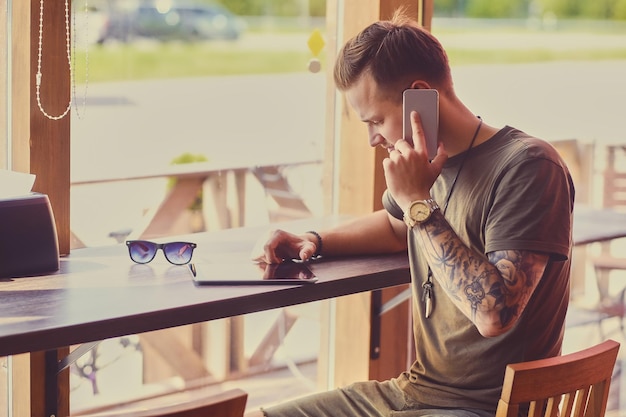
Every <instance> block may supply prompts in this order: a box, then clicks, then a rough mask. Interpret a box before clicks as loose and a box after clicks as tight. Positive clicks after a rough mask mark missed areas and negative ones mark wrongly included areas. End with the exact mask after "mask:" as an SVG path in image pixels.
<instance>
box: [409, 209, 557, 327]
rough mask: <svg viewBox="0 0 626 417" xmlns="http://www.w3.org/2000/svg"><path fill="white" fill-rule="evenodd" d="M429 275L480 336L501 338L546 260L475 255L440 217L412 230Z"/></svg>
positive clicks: (514, 254)
mask: <svg viewBox="0 0 626 417" xmlns="http://www.w3.org/2000/svg"><path fill="white" fill-rule="evenodd" d="M415 230H416V231H419V232H418V233H419V240H420V241H421V246H422V248H423V249H424V250H425V253H426V256H427V258H428V264H429V265H430V267H431V270H432V272H433V276H434V277H435V279H436V280H437V281H438V282H439V283H440V285H441V286H442V287H443V288H445V290H446V293H447V295H448V296H449V297H450V298H451V299H452V301H453V302H454V303H455V304H456V305H457V307H458V308H459V309H460V310H461V311H462V312H463V313H464V314H465V315H466V316H467V317H468V318H469V319H470V320H472V322H473V323H474V324H475V325H476V327H477V329H478V331H479V332H480V333H481V334H482V335H483V336H485V337H493V336H498V335H500V334H503V333H505V332H506V331H507V330H509V329H510V328H511V327H513V325H514V324H515V323H516V322H517V320H518V319H519V317H520V315H521V314H522V312H523V311H524V309H525V308H526V305H527V304H528V300H529V299H530V297H531V295H532V293H533V292H534V290H535V288H536V287H537V284H538V283H539V280H540V279H541V276H542V275H543V272H544V270H545V268H546V265H547V263H548V255H547V254H543V253H538V252H531V251H520V250H502V251H495V252H491V253H488V254H487V256H485V255H484V254H481V253H476V252H475V251H473V250H471V249H470V248H469V247H468V246H467V245H466V244H465V243H463V242H462V241H461V239H459V237H458V236H457V234H456V233H455V232H454V231H453V230H452V228H451V227H450V225H449V224H448V222H447V221H446V219H445V218H444V217H443V215H442V214H441V213H440V212H439V211H436V212H435V213H433V216H432V217H431V220H430V221H428V222H427V223H426V224H423V225H420V226H418V227H416V228H415Z"/></svg>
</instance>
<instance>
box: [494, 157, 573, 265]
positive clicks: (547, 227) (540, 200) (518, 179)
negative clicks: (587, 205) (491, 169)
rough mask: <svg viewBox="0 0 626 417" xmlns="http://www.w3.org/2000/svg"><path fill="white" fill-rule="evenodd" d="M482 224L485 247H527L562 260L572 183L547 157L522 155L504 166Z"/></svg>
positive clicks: (567, 238)
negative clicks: (522, 158) (516, 160)
mask: <svg viewBox="0 0 626 417" xmlns="http://www.w3.org/2000/svg"><path fill="white" fill-rule="evenodd" d="M498 190H499V191H498V193H497V194H496V196H495V199H494V203H493V205H492V206H491V208H490V211H489V215H488V218H487V223H486V229H485V243H486V245H485V251H486V252H487V253H489V252H493V251H497V250H531V251H539V252H544V253H548V254H550V255H551V257H552V259H553V260H566V259H567V258H568V256H569V251H570V247H571V226H572V211H573V192H574V191H573V187H572V185H571V178H570V177H569V173H568V172H567V170H566V169H565V168H564V167H563V166H562V165H560V164H559V163H558V162H557V161H553V160H551V159H549V158H541V157H539V158H528V159H525V160H522V161H520V162H519V163H517V164H516V165H514V166H512V167H511V169H509V170H507V171H506V172H505V173H504V174H503V176H502V178H501V179H500V184H499V186H498Z"/></svg>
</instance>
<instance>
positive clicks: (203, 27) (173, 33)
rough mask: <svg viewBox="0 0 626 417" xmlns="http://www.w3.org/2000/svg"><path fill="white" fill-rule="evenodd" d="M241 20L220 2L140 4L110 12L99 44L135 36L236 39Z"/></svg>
mask: <svg viewBox="0 0 626 417" xmlns="http://www.w3.org/2000/svg"><path fill="white" fill-rule="evenodd" d="M244 26H245V25H244V23H243V21H242V19H240V18H239V17H237V16H235V15H234V14H233V13H231V12H230V11H229V10H228V9H226V8H225V7H223V6H221V5H217V4H214V5H182V4H181V5H177V4H174V5H172V6H168V7H163V6H159V5H158V4H155V5H151V4H150V5H140V6H138V7H137V8H136V9H133V10H122V11H112V12H111V13H110V14H109V18H108V21H107V23H106V25H105V27H104V29H103V30H102V32H101V35H100V39H99V41H98V42H99V43H104V42H107V41H110V40H118V41H122V42H128V41H131V40H133V39H135V38H140V37H145V38H155V39H158V40H162V41H166V40H185V41H199V40H209V39H226V40H236V39H239V37H240V36H241V34H242V32H243V30H244Z"/></svg>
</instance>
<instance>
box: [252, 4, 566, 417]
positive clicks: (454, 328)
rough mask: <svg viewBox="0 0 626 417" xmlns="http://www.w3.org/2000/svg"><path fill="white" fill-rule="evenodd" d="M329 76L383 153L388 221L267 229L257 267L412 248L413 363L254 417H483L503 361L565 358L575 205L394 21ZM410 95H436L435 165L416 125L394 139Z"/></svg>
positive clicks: (493, 401) (532, 155)
mask: <svg viewBox="0 0 626 417" xmlns="http://www.w3.org/2000/svg"><path fill="white" fill-rule="evenodd" d="M334 78H335V83H336V85H337V87H338V88H339V89H340V90H341V91H343V92H344V93H345V95H346V98H347V100H348V102H349V104H350V105H351V106H352V108H353V109H354V110H355V111H356V114H357V115H358V117H360V118H361V120H363V122H364V123H366V124H367V128H368V133H369V143H370V146H372V147H374V146H382V147H384V148H386V149H387V150H388V152H389V157H388V158H386V159H385V160H384V162H383V168H384V172H385V178H386V182H387V190H386V192H385V194H384V196H383V203H384V207H385V210H381V211H378V212H375V213H372V214H370V215H367V216H365V217H363V218H360V219H357V220H355V221H353V222H350V223H349V224H346V225H344V226H340V227H337V228H335V229H332V230H325V231H319V233H317V234H316V233H305V234H301V235H296V234H292V233H288V232H286V231H282V230H277V231H275V232H273V233H272V235H271V237H270V238H269V240H268V241H267V242H266V244H265V247H264V253H262V254H259V256H258V258H257V259H258V260H265V261H268V262H273V263H276V262H281V261H282V260H283V259H286V258H300V259H304V260H306V259H310V258H311V257H312V256H313V255H314V254H318V252H321V255H322V256H333V255H349V254H367V253H384V252H397V251H403V250H408V255H409V259H410V264H411V278H412V284H411V285H412V290H413V300H412V308H413V318H414V333H415V349H416V360H415V363H414V364H413V365H412V367H411V369H410V370H408V371H407V372H404V373H402V374H401V375H399V376H398V377H397V378H394V379H392V380H389V381H384V382H377V381H368V382H360V383H355V384H352V385H350V386H348V387H345V388H339V389H335V390H332V391H329V392H326V393H320V394H315V395H312V396H309V397H305V398H302V399H299V400H295V401H291V402H286V403H284V404H280V405H277V406H275V407H271V408H267V409H265V410H262V411H261V412H259V413H257V415H265V416H267V417H279V416H280V417H282V416H285V417H299V416H302V417H304V416H309V417H313V416H315V417H321V416H328V417H343V416H346V417H348V416H380V417H382V416H390V415H394V416H395V415H397V416H407V417H408V416H493V414H494V412H495V409H496V406H497V402H498V398H499V395H500V390H501V387H502V380H503V376H504V369H505V367H506V365H507V364H508V363H513V362H520V361H527V360H532V359H538V358H544V357H549V356H555V355H558V354H560V351H561V343H562V340H563V330H564V319H565V313H566V309H567V305H568V299H569V272H570V271H569V270H570V262H569V257H570V253H571V227H572V210H573V204H574V187H573V184H572V180H571V177H570V175H569V172H568V170H567V167H566V166H565V164H564V162H563V161H562V160H561V158H560V157H559V155H558V154H557V152H556V151H555V150H554V148H552V147H551V146H550V145H548V144H547V143H545V142H544V141H541V140H539V139H536V138H533V137H531V136H529V135H527V134H525V133H523V132H521V131H519V130H516V129H514V128H512V127H509V126H505V127H503V128H496V127H492V126H489V125H487V124H486V123H483V121H482V119H480V118H479V117H477V116H476V115H475V114H473V113H472V112H471V111H470V110H469V109H468V108H467V107H465V105H464V104H463V103H462V102H461V101H460V99H459V98H458V97H457V96H456V95H455V92H454V88H453V83H452V79H451V75H450V68H449V64H448V60H447V56H446V53H445V52H444V50H443V48H442V46H441V45H440V44H439V42H438V41H437V40H436V39H435V38H434V37H433V36H432V35H430V34H429V33H427V32H425V31H424V30H422V29H420V28H419V27H418V26H416V25H415V24H414V23H412V22H410V21H408V20H407V19H405V18H403V17H402V16H401V15H399V14H397V15H396V16H394V18H393V19H392V20H391V21H381V22H377V23H374V24H372V25H370V26H369V27H367V28H366V29H364V30H363V31H362V32H361V33H359V34H358V35H357V36H356V37H354V38H353V39H351V40H350V41H348V42H347V43H346V45H345V46H344V47H343V48H342V50H341V51H340V53H339V56H338V59H337V63H336V65H335V73H334ZM406 88H416V89H421V88H426V89H436V90H437V91H438V92H439V114H440V120H439V132H438V133H439V135H438V136H439V141H440V142H439V148H438V152H437V155H436V157H435V158H434V159H433V160H432V161H429V158H428V157H427V153H426V146H425V140H424V135H423V133H422V125H421V121H420V118H419V115H417V114H416V113H413V114H412V127H413V141H412V143H411V142H409V141H405V140H403V139H400V138H401V137H402V92H403V90H405V89H406ZM509 99H510V98H509ZM322 262H323V260H322Z"/></svg>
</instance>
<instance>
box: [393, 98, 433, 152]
mask: <svg viewBox="0 0 626 417" xmlns="http://www.w3.org/2000/svg"><path fill="white" fill-rule="evenodd" d="M413 110H415V111H416V112H418V113H419V115H420V119H421V120H422V126H423V128H424V136H425V137H426V149H427V150H428V159H430V160H432V159H433V158H434V157H435V155H437V139H438V138H437V132H438V130H439V93H438V92H437V90H433V89H425V88H419V89H418V88H410V89H408V90H404V92H403V94H402V112H403V117H402V121H403V130H402V134H403V138H404V139H405V140H406V141H408V142H409V143H413V128H412V127H411V112H412V111H413Z"/></svg>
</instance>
